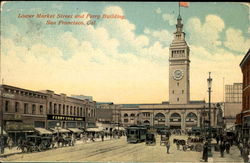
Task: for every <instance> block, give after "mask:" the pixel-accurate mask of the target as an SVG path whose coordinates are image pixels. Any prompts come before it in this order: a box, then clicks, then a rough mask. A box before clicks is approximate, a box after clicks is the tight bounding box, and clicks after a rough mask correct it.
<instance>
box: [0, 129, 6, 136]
mask: <svg viewBox="0 0 250 163" xmlns="http://www.w3.org/2000/svg"><path fill="white" fill-rule="evenodd" d="M0 135H1V127H0ZM3 135H5V136H6V135H7V133H6V131H5V130H3Z"/></svg>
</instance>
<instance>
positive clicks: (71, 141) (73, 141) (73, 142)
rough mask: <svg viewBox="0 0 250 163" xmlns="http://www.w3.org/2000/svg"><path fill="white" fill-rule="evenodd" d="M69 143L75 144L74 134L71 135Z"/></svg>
mask: <svg viewBox="0 0 250 163" xmlns="http://www.w3.org/2000/svg"><path fill="white" fill-rule="evenodd" d="M70 144H71V146H74V145H75V136H74V134H72V135H71V140H70Z"/></svg>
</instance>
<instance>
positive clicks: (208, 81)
mask: <svg viewBox="0 0 250 163" xmlns="http://www.w3.org/2000/svg"><path fill="white" fill-rule="evenodd" d="M210 74H211V72H209V78H208V79H207V85H208V108H209V115H208V116H209V126H208V128H209V130H208V132H209V135H208V157H212V149H211V139H212V133H211V92H212V91H211V88H212V78H211V77H210Z"/></svg>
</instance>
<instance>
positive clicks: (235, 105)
mask: <svg viewBox="0 0 250 163" xmlns="http://www.w3.org/2000/svg"><path fill="white" fill-rule="evenodd" d="M241 110H242V83H234V84H233V85H225V103H224V124H225V128H226V129H227V130H234V129H235V121H236V115H237V114H239V113H240V112H241Z"/></svg>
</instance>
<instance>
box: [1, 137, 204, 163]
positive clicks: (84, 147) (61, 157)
mask: <svg viewBox="0 0 250 163" xmlns="http://www.w3.org/2000/svg"><path fill="white" fill-rule="evenodd" d="M174 137H175V138H186V137H185V136H174ZM174 137H173V136H172V137H171V143H172V142H173V141H172V140H173V138H174ZM159 141H160V138H159V137H157V144H156V145H155V146H146V145H145V143H138V144H128V143H127V142H126V138H125V137H122V138H121V139H112V140H107V141H104V142H91V143H81V144H77V145H75V146H74V147H63V148H58V149H53V150H48V151H44V152H37V153H28V154H16V155H13V156H9V157H6V158H3V159H2V161H104V162H108V161H112V162H114V161H119V162H167V161H174V162H176V161H185V162H186V161H190V162H197V161H200V158H201V153H200V152H194V151H186V152H184V151H178V150H177V149H176V145H175V144H171V148H170V154H167V153H166V147H165V146H160V144H159Z"/></svg>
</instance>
